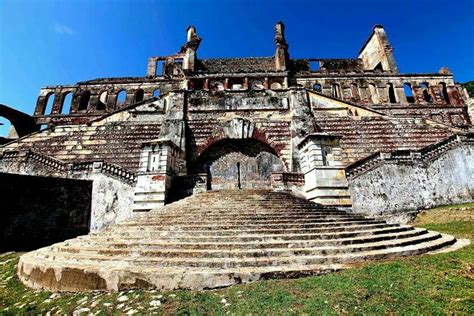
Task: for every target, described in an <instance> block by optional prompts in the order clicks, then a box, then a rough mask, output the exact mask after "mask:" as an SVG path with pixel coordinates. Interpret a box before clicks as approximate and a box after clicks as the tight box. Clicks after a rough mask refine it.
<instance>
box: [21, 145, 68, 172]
mask: <svg viewBox="0 0 474 316" xmlns="http://www.w3.org/2000/svg"><path fill="white" fill-rule="evenodd" d="M26 158H27V159H31V160H34V161H36V162H38V163H40V164H42V165H43V166H46V167H48V168H50V169H53V170H57V171H65V170H66V169H67V164H66V163H64V162H62V161H61V160H58V159H55V158H52V157H50V156H45V155H42V154H40V153H37V152H34V151H31V150H28V151H27V153H26Z"/></svg>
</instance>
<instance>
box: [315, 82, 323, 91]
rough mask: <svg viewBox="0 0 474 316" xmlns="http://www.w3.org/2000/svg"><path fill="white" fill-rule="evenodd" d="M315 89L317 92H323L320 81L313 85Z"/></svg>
mask: <svg viewBox="0 0 474 316" xmlns="http://www.w3.org/2000/svg"><path fill="white" fill-rule="evenodd" d="M313 90H314V91H316V92H322V91H323V87H322V86H321V85H320V84H319V83H315V84H314V85H313Z"/></svg>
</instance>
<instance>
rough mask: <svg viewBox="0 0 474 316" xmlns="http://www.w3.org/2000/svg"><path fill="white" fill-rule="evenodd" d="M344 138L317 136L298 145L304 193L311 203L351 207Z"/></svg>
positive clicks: (318, 134) (307, 138)
mask: <svg viewBox="0 0 474 316" xmlns="http://www.w3.org/2000/svg"><path fill="white" fill-rule="evenodd" d="M340 138H341V136H339V135H330V134H326V133H313V134H309V135H308V136H306V137H305V138H304V139H303V140H302V141H301V142H300V143H299V144H298V150H299V151H300V156H301V170H302V171H303V173H304V191H305V193H306V198H307V199H308V200H310V201H313V202H316V203H320V204H323V205H336V206H350V205H351V199H350V194H349V185H348V182H347V179H346V173H345V168H344V165H343V163H342V148H341V146H340V144H339V141H340Z"/></svg>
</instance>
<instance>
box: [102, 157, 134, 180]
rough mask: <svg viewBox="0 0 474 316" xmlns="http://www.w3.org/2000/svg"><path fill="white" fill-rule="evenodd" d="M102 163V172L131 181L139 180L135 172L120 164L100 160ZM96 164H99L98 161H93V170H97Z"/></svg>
mask: <svg viewBox="0 0 474 316" xmlns="http://www.w3.org/2000/svg"><path fill="white" fill-rule="evenodd" d="M100 164H101V166H100V172H102V173H105V174H109V175H112V176H115V177H118V178H120V179H123V180H125V181H126V182H129V183H135V182H136V181H137V175H136V174H135V173H133V172H131V171H128V170H126V169H124V168H122V167H120V166H118V165H115V164H111V163H107V162H100ZM96 166H98V163H97V162H93V170H96Z"/></svg>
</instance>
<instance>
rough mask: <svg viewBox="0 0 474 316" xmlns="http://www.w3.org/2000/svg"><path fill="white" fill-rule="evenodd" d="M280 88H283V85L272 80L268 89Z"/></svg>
mask: <svg viewBox="0 0 474 316" xmlns="http://www.w3.org/2000/svg"><path fill="white" fill-rule="evenodd" d="M281 88H283V86H282V85H281V83H279V82H272V84H271V85H270V89H272V90H278V89H281Z"/></svg>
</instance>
